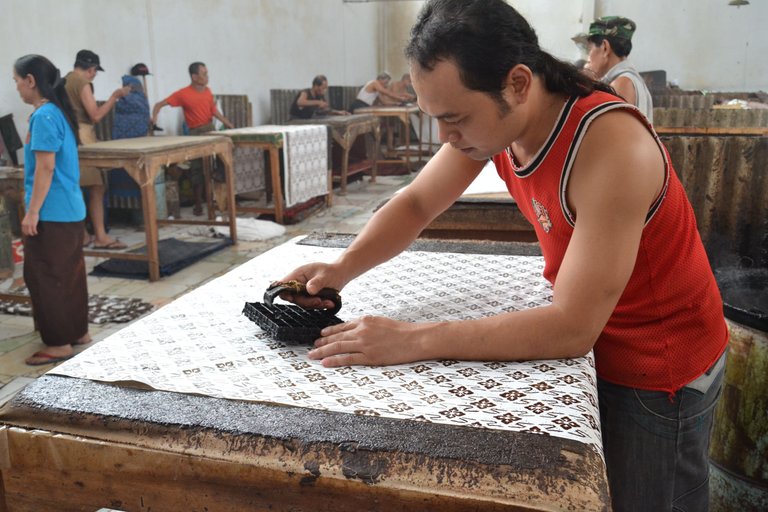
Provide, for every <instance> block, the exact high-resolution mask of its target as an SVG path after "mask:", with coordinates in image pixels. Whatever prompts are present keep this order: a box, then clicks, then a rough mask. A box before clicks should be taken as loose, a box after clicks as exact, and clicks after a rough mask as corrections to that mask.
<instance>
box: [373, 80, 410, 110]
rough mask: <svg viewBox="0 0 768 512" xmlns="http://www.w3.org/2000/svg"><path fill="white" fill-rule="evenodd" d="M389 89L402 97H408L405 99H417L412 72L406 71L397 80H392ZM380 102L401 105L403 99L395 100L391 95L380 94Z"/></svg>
mask: <svg viewBox="0 0 768 512" xmlns="http://www.w3.org/2000/svg"><path fill="white" fill-rule="evenodd" d="M388 89H389V90H390V92H392V93H393V94H395V95H397V96H400V97H407V98H408V99H407V100H405V101H416V95H415V94H414V93H413V84H412V83H411V74H410V73H404V74H403V76H402V77H401V78H400V80H398V81H397V82H392V83H391V84H390V85H389V87H388ZM379 103H381V104H382V105H399V104H401V103H402V101H395V100H393V99H392V98H390V97H389V96H379Z"/></svg>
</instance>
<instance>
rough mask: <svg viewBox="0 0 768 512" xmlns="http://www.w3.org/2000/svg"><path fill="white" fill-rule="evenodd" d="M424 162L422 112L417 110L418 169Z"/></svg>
mask: <svg viewBox="0 0 768 512" xmlns="http://www.w3.org/2000/svg"><path fill="white" fill-rule="evenodd" d="M423 162H424V112H422V111H421V110H419V167H421V164H422V163H423Z"/></svg>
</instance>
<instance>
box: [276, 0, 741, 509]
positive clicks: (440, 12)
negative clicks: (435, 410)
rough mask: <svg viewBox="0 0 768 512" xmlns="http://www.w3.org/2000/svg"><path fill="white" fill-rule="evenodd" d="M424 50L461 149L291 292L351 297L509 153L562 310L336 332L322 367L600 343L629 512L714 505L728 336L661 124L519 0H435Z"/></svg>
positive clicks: (426, 97) (356, 325) (415, 44)
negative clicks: (549, 47) (564, 51)
mask: <svg viewBox="0 0 768 512" xmlns="http://www.w3.org/2000/svg"><path fill="white" fill-rule="evenodd" d="M406 55H407V56H408V58H409V59H410V63H411V76H412V78H413V85H414V87H415V89H416V92H417V93H418V102H419V106H420V107H421V108H422V110H424V111H425V112H426V113H427V114H429V115H430V116H431V117H434V118H436V119H437V121H438V124H439V136H440V139H441V141H443V142H444V143H445V144H444V146H443V147H442V148H441V149H440V151H438V153H437V154H436V155H435V156H434V157H433V158H432V159H431V160H430V161H429V163H428V164H427V165H426V166H425V167H424V168H423V169H422V170H421V171H420V173H419V175H418V177H417V178H416V179H415V180H414V181H413V182H412V184H411V185H409V186H408V187H407V188H406V189H405V190H403V191H402V193H400V194H398V195H397V196H396V197H394V198H393V199H392V200H390V201H389V202H388V203H387V204H386V206H384V207H383V208H381V209H380V210H379V211H378V212H377V213H376V214H375V215H374V216H373V218H372V219H371V221H370V222H369V223H368V225H367V226H366V227H365V228H364V229H363V231H362V232H361V233H360V234H359V235H358V236H357V238H356V239H355V240H354V242H353V243H352V244H351V245H350V246H349V248H348V249H347V250H346V251H345V252H344V253H343V254H342V255H341V256H340V257H339V259H338V260H337V261H335V262H333V263H330V264H326V263H311V264H309V265H304V266H302V267H300V268H298V269H296V270H295V271H293V272H291V273H290V274H289V275H288V276H285V277H284V278H283V280H289V279H298V280H301V281H302V282H305V283H306V284H307V290H308V291H309V292H310V293H317V292H318V291H319V290H320V289H322V288H324V287H331V288H336V289H338V290H340V289H342V288H343V287H344V285H346V284H347V283H348V282H349V281H351V280H352V279H354V278H355V277H357V276H359V275H360V274H362V273H363V272H365V271H367V270H368V269H370V268H372V267H374V266H376V265H378V264H380V263H382V262H384V261H386V260H388V259H389V258H392V257H393V256H395V255H397V254H398V253H399V252H400V251H402V250H404V249H405V248H406V247H408V245H409V244H410V243H411V242H412V241H413V240H414V239H415V238H416V237H417V236H418V235H419V233H420V232H421V231H422V230H423V229H424V228H425V227H426V226H427V225H428V224H429V223H430V222H431V221H432V219H434V218H435V217H436V216H437V215H438V214H440V213H441V212H442V211H444V210H445V209H446V208H448V207H449V206H450V205H451V204H453V202H454V201H455V200H456V199H457V198H458V197H459V196H460V195H461V193H462V192H463V191H464V190H465V189H466V188H467V186H468V185H469V184H470V183H471V182H472V180H473V179H474V178H475V177H476V176H477V175H478V173H479V172H480V170H481V169H482V168H483V166H484V164H485V163H486V161H487V160H488V159H489V158H493V160H494V162H495V163H496V165H497V169H498V170H499V174H500V176H501V177H502V178H503V179H504V180H505V182H506V183H507V186H508V188H509V190H510V192H511V193H512V195H513V196H514V197H515V199H516V201H517V203H518V205H519V207H520V209H521V211H522V212H523V214H524V215H526V216H527V218H528V219H529V220H530V221H531V223H532V224H533V225H534V228H535V229H536V233H537V236H538V238H539V242H540V244H541V248H542V252H543V255H544V259H545V270H544V275H545V277H546V278H547V279H548V280H549V281H550V282H551V283H552V285H553V300H552V303H551V304H550V305H548V306H544V307H537V308H532V309H528V310H525V311H516V312H510V313H505V314H502V315H498V316H495V317H489V318H482V319H476V320H468V321H451V322H437V323H407V322H398V321H395V320H392V319H388V318H381V317H364V318H360V319H357V320H352V321H349V322H345V323H343V324H340V325H336V326H332V327H328V328H326V329H324V330H323V331H322V337H321V338H320V339H318V340H317V341H316V342H315V349H314V350H312V351H311V352H310V354H309V355H310V357H311V358H312V359H317V360H321V361H322V363H323V365H324V366H327V367H336V366H345V365H354V364H364V365H388V364H399V363H406V362H412V361H418V360H426V359H465V360H467V359H471V360H534V359H550V358H552V359H556V358H567V357H578V356H582V355H584V354H586V353H588V352H589V351H590V350H592V349H593V348H594V352H595V358H596V362H597V368H596V369H597V374H598V377H599V383H598V393H599V400H600V409H601V425H602V432H603V447H604V453H605V457H606V465H607V471H608V477H609V482H610V486H611V494H612V500H613V506H614V509H615V510H638V511H641V510H642V511H650V510H653V511H656V510H672V509H673V508H674V509H675V510H690V511H694V510H695V511H700V510H706V509H707V506H708V486H707V482H708V463H707V449H708V442H709V430H710V427H711V422H712V410H713V407H714V404H715V402H716V400H717V398H718V396H719V389H720V385H721V379H722V370H723V355H724V352H725V348H726V344H727V341H728V335H727V329H726V325H725V321H724V318H723V314H722V302H721V299H720V295H719V292H718V289H717V286H716V284H715V281H714V278H713V276H712V272H711V270H710V267H709V263H708V261H707V257H706V254H705V252H704V248H703V246H702V243H701V240H700V238H699V235H698V232H697V229H696V223H695V219H694V217H693V212H692V209H691V206H690V204H689V203H688V201H687V199H686V196H685V192H684V191H683V188H682V185H681V184H680V182H679V180H678V179H677V177H676V175H675V172H674V170H673V169H672V167H671V165H670V163H669V160H668V156H667V153H666V150H665V149H664V147H663V146H662V145H661V143H660V142H659V140H658V137H657V136H656V134H655V133H654V131H653V129H652V127H651V126H650V125H649V124H648V123H647V121H646V120H645V118H644V117H643V116H642V115H641V114H639V112H638V111H637V109H636V108H635V107H633V106H631V105H628V104H627V103H625V102H623V101H622V100H621V99H620V98H619V97H617V96H615V95H614V94H613V90H612V89H610V87H609V86H607V85H604V84H601V83H598V82H595V81H593V80H591V79H590V78H588V77H586V76H584V75H583V74H581V73H579V72H578V70H576V68H575V67H573V66H571V65H569V64H566V63H563V62H561V61H558V60H557V59H555V58H554V57H552V56H551V55H549V54H547V53H546V52H544V51H543V50H541V49H540V48H539V46H538V41H537V38H536V34H535V32H534V31H533V29H532V28H531V27H530V26H529V25H528V23H527V22H526V21H525V19H524V18H522V16H520V14H519V13H517V12H516V11H515V10H514V9H513V8H512V7H510V6H509V5H508V4H507V3H506V2H504V1H503V0H475V1H472V2H467V1H466V0H431V1H428V2H427V3H426V4H425V6H424V8H423V10H422V12H421V14H420V16H419V19H418V20H417V22H416V25H415V26H414V28H413V30H412V32H411V41H410V42H409V44H408V46H407V48H406ZM293 299H294V300H295V301H296V302H298V303H300V304H302V305H304V306H306V307H321V306H323V307H329V306H331V304H323V301H322V300H321V299H319V298H309V299H307V298H300V297H295V298H293Z"/></svg>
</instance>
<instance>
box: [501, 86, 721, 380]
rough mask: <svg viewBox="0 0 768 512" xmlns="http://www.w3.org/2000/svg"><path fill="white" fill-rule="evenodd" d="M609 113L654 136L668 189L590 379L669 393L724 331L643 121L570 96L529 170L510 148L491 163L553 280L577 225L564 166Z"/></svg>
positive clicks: (671, 175) (703, 259) (681, 205)
mask: <svg viewBox="0 0 768 512" xmlns="http://www.w3.org/2000/svg"><path fill="white" fill-rule="evenodd" d="M614 109H625V110H627V111H630V112H632V113H633V114H635V116H636V117H637V118H638V119H639V120H640V121H641V122H643V124H644V125H645V126H646V127H647V128H648V130H649V131H650V132H651V133H652V134H653V136H654V138H655V140H656V143H657V144H658V145H659V151H660V152H661V154H662V155H663V157H664V169H665V170H664V172H665V185H664V190H663V191H662V193H661V194H660V195H659V197H658V198H657V199H656V201H655V202H654V203H653V205H652V206H651V208H650V210H649V211H648V215H647V218H646V224H645V227H644V229H643V234H642V237H641V239H640V247H639V249H638V254H637V261H636V262H635V268H634V270H633V272H632V275H631V277H630V280H629V282H628V283H627V287H626V288H625V289H624V292H623V294H622V295H621V298H620V299H619V302H618V304H617V305H616V309H615V310H614V311H613V314H612V315H611V317H610V319H609V320H608V323H607V324H606V326H605V328H604V329H603V332H602V333H601V334H600V337H599V338H598V340H597V343H596V344H595V347H594V352H595V360H596V365H597V374H598V375H599V376H600V377H601V378H603V379H605V380H607V381H609V382H613V383H615V384H620V385H623V386H629V387H636V388H641V389H649V390H659V391H667V392H670V393H671V392H674V391H677V390H678V389H679V388H681V387H682V386H684V385H685V384H687V383H688V382H691V381H692V380H694V379H695V378H696V377H698V376H699V375H701V374H702V373H703V372H704V371H705V370H706V369H707V368H709V367H710V366H711V365H712V364H713V363H714V362H715V361H716V360H717V359H718V357H719V356H720V355H721V354H722V353H723V350H725V346H726V344H727V342H728V330H727V327H726V324H725V319H724V317H723V305H722V300H721V298H720V292H719V290H718V288H717V284H716V282H715V278H714V276H713V274H712V270H711V267H710V265H709V260H708V259H707V255H706V252H705V251H704V246H703V244H702V242H701V238H700V237H699V233H698V231H697V228H696V219H695V217H694V214H693V209H692V208H691V205H690V203H689V202H688V199H687V197H686V195H685V190H684V189H683V186H682V184H681V183H680V180H679V179H678V178H677V175H676V174H675V172H674V169H672V165H671V163H670V161H669V155H668V153H667V151H666V148H664V146H663V145H662V143H661V141H660V140H659V138H658V136H657V135H656V133H655V132H654V130H653V128H652V127H651V125H650V124H649V123H648V121H647V120H646V119H645V118H644V117H643V115H642V114H641V113H640V112H639V111H638V110H637V109H636V108H635V107H633V106H631V105H628V104H626V103H624V102H621V101H619V100H618V98H616V97H615V96H612V95H610V94H607V93H603V92H595V93H593V94H591V95H589V96H587V97H586V98H571V99H570V100H569V101H568V102H567V103H566V104H565V106H564V107H563V111H562V113H561V115H560V117H559V119H558V121H557V123H556V124H555V127H554V128H553V130H552V133H551V134H550V136H549V137H548V139H547V141H546V143H545V144H544V146H543V147H542V149H541V150H540V151H539V152H538V153H537V154H536V155H535V156H534V158H533V160H532V161H531V163H530V164H529V165H527V166H525V167H518V166H517V165H516V164H515V160H514V155H513V154H512V152H511V150H510V149H508V150H507V151H505V152H503V153H499V154H498V155H495V156H494V157H493V161H494V163H495V164H496V168H497V169H498V172H499V175H500V176H501V178H502V179H503V180H504V181H505V182H506V184H507V188H508V189H509V192H510V193H511V194H512V196H513V197H514V198H515V200H516V201H517V204H518V206H519V208H520V211H521V212H522V213H523V214H524V215H525V217H526V218H527V219H528V220H529V221H530V222H531V224H533V226H534V228H535V230H536V235H537V236H538V239H539V243H540V244H541V250H542V253H543V255H544V261H545V266H544V277H545V278H546V279H547V280H548V281H550V282H551V283H554V282H555V280H556V279H557V273H558V270H559V269H560V264H561V263H562V261H563V256H564V255H565V250H566V249H567V247H568V243H569V242H570V240H571V236H572V234H573V227H574V225H575V223H576V218H575V216H574V215H573V214H572V213H571V212H570V211H569V209H568V205H567V203H566V189H567V186H568V178H569V175H570V171H571V167H572V166H573V162H574V160H575V158H576V154H577V153H578V151H579V145H580V143H581V141H582V139H583V137H584V134H585V133H586V131H587V130H588V128H589V124H590V123H591V122H592V121H593V120H594V119H595V118H597V116H599V115H600V114H603V113H605V112H609V111H611V110H614Z"/></svg>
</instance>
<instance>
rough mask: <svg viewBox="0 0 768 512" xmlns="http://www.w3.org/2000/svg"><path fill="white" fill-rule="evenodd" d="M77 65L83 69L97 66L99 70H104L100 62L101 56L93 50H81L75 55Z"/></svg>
mask: <svg viewBox="0 0 768 512" xmlns="http://www.w3.org/2000/svg"><path fill="white" fill-rule="evenodd" d="M75 66H77V67H79V68H83V69H90V68H92V67H94V66H96V69H97V70H99V71H104V68H103V67H101V62H99V56H98V55H96V54H95V53H93V52H92V51H91V50H80V51H79V52H77V57H75Z"/></svg>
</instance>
